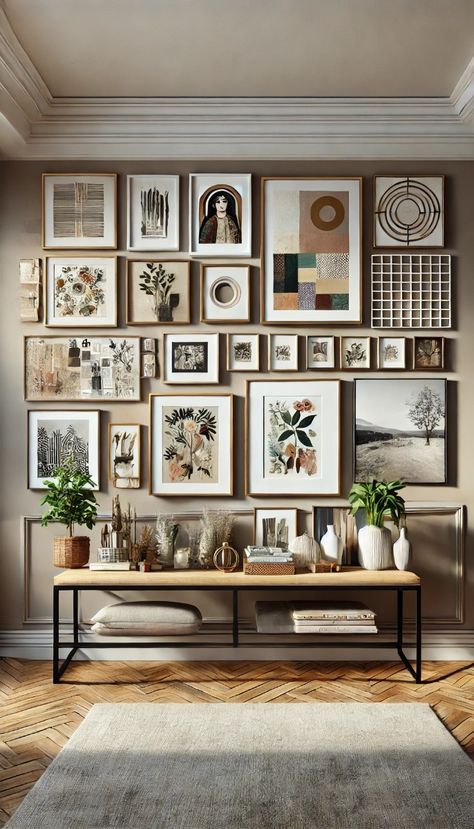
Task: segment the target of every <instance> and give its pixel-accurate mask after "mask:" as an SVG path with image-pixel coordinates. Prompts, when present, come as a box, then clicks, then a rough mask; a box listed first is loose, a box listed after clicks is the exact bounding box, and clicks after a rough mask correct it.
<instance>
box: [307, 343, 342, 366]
mask: <svg viewBox="0 0 474 829" xmlns="http://www.w3.org/2000/svg"><path fill="white" fill-rule="evenodd" d="M335 339H336V338H335V337H334V335H333V334H328V335H325V334H318V335H316V334H314V335H313V334H308V335H307V337H306V369H307V371H321V370H322V369H334V368H336V353H335V351H336V350H335Z"/></svg>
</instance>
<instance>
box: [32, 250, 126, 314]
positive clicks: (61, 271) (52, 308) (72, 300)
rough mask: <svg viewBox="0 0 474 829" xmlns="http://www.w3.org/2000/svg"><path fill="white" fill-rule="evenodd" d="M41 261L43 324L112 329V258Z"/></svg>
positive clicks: (114, 277)
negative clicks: (42, 267) (44, 262)
mask: <svg viewBox="0 0 474 829" xmlns="http://www.w3.org/2000/svg"><path fill="white" fill-rule="evenodd" d="M45 261H46V265H45V285H44V302H45V320H44V321H45V325H48V326H50V327H55V328H116V326H117V257H116V256H94V257H91V256H90V254H89V255H82V256H47V257H46V260H45Z"/></svg>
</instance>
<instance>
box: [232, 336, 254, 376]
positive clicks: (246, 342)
mask: <svg viewBox="0 0 474 829" xmlns="http://www.w3.org/2000/svg"><path fill="white" fill-rule="evenodd" d="M239 345H240V347H241V348H240V352H241V355H242V356H241V358H240V359H237V358H236V357H235V356H234V360H232V358H231V350H232V347H234V349H235V348H237V347H238V346H239ZM226 346H227V349H226V350H227V359H226V368H227V371H247V372H250V371H260V334H255V333H253V332H250V333H248V332H246V333H245V334H241V333H234V332H233V333H232V334H227V337H226ZM246 347H247V348H246ZM237 363H240V365H241V367H240V368H239V367H236V364H237Z"/></svg>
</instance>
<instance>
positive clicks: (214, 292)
mask: <svg viewBox="0 0 474 829" xmlns="http://www.w3.org/2000/svg"><path fill="white" fill-rule="evenodd" d="M200 283H201V284H200V288H201V322H206V323H214V324H221V323H223V322H228V323H231V324H233V323H239V322H249V320H250V267H249V266H248V265H227V264H223V265H214V264H212V265H207V264H204V263H201V279H200Z"/></svg>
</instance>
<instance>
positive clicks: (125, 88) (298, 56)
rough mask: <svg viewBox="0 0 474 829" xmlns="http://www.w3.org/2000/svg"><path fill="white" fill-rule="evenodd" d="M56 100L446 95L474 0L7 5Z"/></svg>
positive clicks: (470, 46) (18, 1)
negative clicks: (152, 97)
mask: <svg viewBox="0 0 474 829" xmlns="http://www.w3.org/2000/svg"><path fill="white" fill-rule="evenodd" d="M3 5H4V9H5V12H6V15H7V18H8V21H9V23H10V25H11V27H12V29H13V31H14V33H15V34H16V37H17V38H18V40H19V42H20V44H21V46H22V47H23V49H24V50H25V52H26V53H27V55H28V56H29V58H30V59H31V61H32V62H33V64H34V66H35V67H36V69H37V70H38V72H39V74H40V75H41V77H42V79H43V81H44V82H45V84H46V86H47V87H48V89H49V91H50V93H51V95H52V96H54V97H122V96H126V97H144V96H173V97H179V96H186V97H189V96H324V97H326V96H330V97H338V96H342V97H347V96H364V97H365V96H376V97H392V96H402V97H405V96H408V97H413V96H449V95H450V94H451V92H452V90H453V88H454V86H455V84H456V82H457V81H458V79H459V77H460V75H461V73H462V72H463V70H464V69H465V67H466V66H467V64H468V63H469V60H470V58H471V57H472V55H473V54H474V0H4V2H3Z"/></svg>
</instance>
